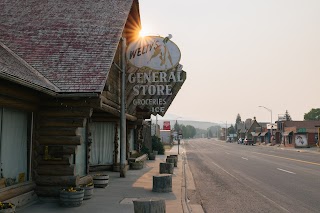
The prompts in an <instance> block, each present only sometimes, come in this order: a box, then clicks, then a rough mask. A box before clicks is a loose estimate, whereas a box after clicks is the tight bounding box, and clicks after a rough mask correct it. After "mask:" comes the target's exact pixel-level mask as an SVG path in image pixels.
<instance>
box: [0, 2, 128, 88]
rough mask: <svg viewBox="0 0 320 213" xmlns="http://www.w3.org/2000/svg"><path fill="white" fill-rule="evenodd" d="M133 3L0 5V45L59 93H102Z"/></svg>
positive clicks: (26, 3)
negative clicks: (15, 55)
mask: <svg viewBox="0 0 320 213" xmlns="http://www.w3.org/2000/svg"><path fill="white" fill-rule="evenodd" d="M132 3H133V0H78V1H74V0H46V1H43V0H28V1H20V0H10V1H0V42H2V43H3V44H4V45H6V46H7V47H8V48H9V49H10V50H12V51H13V52H14V53H15V54H17V55H18V56H19V57H21V58H22V59H23V60H24V61H25V62H27V63H28V64H29V65H30V66H32V67H33V68H34V69H35V70H37V71H38V72H39V73H40V74H41V75H43V76H44V77H45V78H46V79H48V80H49V81H50V82H51V83H53V84H54V85H56V86H57V87H58V88H59V91H58V92H101V91H102V90H103V87H104V84H105V81H106V78H107V73H108V71H109V69H110V67H111V63H112V61H113V58H114V55H115V52H116V48H117V45H118V42H119V40H120V37H121V34H122V31H123V28H124V26H125V23H126V20H127V18H128V14H129V12H130V9H131V6H132ZM20 74H21V73H20ZM20 77H21V78H25V80H30V79H28V76H20ZM32 81H36V80H32Z"/></svg>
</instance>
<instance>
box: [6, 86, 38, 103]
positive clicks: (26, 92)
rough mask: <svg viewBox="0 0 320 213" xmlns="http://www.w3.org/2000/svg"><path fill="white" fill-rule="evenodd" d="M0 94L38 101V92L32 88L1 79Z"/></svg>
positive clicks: (32, 101)
mask: <svg viewBox="0 0 320 213" xmlns="http://www.w3.org/2000/svg"><path fill="white" fill-rule="evenodd" d="M0 94H2V95H5V96H8V97H12V98H17V99H19V100H23V101H27V102H31V103H38V102H39V101H40V99H39V94H38V93H37V92H35V91H34V90H31V89H29V88H26V87H24V86H21V85H17V84H14V83H12V82H8V81H3V80H1V81H0Z"/></svg>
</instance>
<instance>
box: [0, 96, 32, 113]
mask: <svg viewBox="0 0 320 213" xmlns="http://www.w3.org/2000/svg"><path fill="white" fill-rule="evenodd" d="M0 106H4V107H10V108H15V109H21V110H25V111H31V112H32V111H37V110H38V107H37V105H35V104H32V103H30V102H25V101H22V100H18V99H14V98H11V97H6V96H1V95H0Z"/></svg>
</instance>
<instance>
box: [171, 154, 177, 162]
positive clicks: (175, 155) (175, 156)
mask: <svg viewBox="0 0 320 213" xmlns="http://www.w3.org/2000/svg"><path fill="white" fill-rule="evenodd" d="M169 156H170V157H176V158H177V161H179V158H178V155H169Z"/></svg>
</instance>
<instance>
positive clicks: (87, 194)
mask: <svg viewBox="0 0 320 213" xmlns="http://www.w3.org/2000/svg"><path fill="white" fill-rule="evenodd" d="M80 188H82V189H83V190H84V197H83V199H84V200H88V199H90V198H92V195H93V188H94V185H93V182H90V183H88V184H83V185H80Z"/></svg>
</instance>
